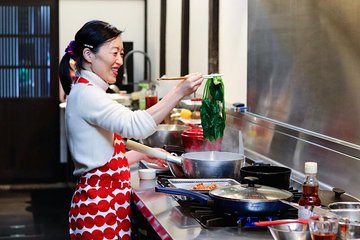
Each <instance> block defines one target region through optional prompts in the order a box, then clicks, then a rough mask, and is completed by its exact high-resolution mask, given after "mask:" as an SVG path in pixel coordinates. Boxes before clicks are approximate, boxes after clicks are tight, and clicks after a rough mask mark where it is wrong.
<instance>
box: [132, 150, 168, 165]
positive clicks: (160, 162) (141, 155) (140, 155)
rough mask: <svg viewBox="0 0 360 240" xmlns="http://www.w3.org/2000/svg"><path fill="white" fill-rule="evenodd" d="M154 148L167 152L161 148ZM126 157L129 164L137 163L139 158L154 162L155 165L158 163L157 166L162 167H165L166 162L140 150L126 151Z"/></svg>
mask: <svg viewBox="0 0 360 240" xmlns="http://www.w3.org/2000/svg"><path fill="white" fill-rule="evenodd" d="M156 149H157V150H159V151H163V152H166V153H168V152H167V151H165V150H164V149H162V148H156ZM126 157H127V159H128V162H129V165H132V164H134V163H137V162H139V161H140V160H144V161H146V162H149V163H154V164H156V165H158V166H159V167H162V168H164V167H167V164H166V161H165V160H163V159H159V158H155V157H152V156H149V155H146V154H144V153H140V152H137V151H134V150H131V151H128V152H126Z"/></svg>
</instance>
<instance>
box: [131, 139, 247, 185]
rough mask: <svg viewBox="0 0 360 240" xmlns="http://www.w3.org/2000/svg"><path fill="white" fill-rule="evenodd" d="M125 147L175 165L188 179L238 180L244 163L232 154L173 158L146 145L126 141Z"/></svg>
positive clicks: (236, 155) (208, 153)
mask: <svg viewBox="0 0 360 240" xmlns="http://www.w3.org/2000/svg"><path fill="white" fill-rule="evenodd" d="M126 147H127V148H128V149H132V150H135V151H138V152H142V153H144V154H147V155H150V156H153V157H157V158H160V159H164V160H166V161H167V162H168V163H175V164H177V165H179V166H181V167H182V169H183V171H184V174H185V176H186V177H188V178H233V179H236V180H239V179H240V169H241V168H242V167H243V165H244V163H245V158H244V156H243V155H241V154H238V153H232V152H219V151H203V152H189V153H184V154H182V155H181V157H179V156H174V155H172V154H169V153H167V152H162V151H159V150H158V149H154V148H151V147H148V146H146V145H143V144H140V143H137V142H134V141H132V140H127V141H126Z"/></svg>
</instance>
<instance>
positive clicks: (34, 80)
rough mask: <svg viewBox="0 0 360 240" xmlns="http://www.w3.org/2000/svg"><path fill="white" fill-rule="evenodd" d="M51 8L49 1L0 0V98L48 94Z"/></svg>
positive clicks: (32, 96)
mask: <svg viewBox="0 0 360 240" xmlns="http://www.w3.org/2000/svg"><path fill="white" fill-rule="evenodd" d="M3 2H5V3H8V4H2V3H3ZM18 2H19V3H18ZM39 2H41V3H40V4H39ZM51 2H54V1H51ZM17 3H18V4H17ZM51 10H52V9H51V4H50V1H49V3H48V4H47V3H46V1H45V2H44V1H0V98H39V97H50V93H51V88H50V87H51V82H50V80H51V64H50V58H51V56H52V54H51V47H52V46H51V34H52V31H53V29H51ZM56 10H57V9H56ZM56 31H57V29H56Z"/></svg>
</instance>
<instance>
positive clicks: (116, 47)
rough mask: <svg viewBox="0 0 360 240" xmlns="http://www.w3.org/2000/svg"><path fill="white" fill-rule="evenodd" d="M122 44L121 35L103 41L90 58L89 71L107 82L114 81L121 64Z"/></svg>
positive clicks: (122, 55) (111, 82)
mask: <svg viewBox="0 0 360 240" xmlns="http://www.w3.org/2000/svg"><path fill="white" fill-rule="evenodd" d="M123 57H124V46H123V42H122V40H121V37H120V36H119V37H117V38H114V39H112V40H109V41H107V42H105V43H104V44H103V45H102V46H101V47H100V48H99V51H98V52H97V53H95V54H94V57H93V58H92V59H91V60H92V61H91V66H90V68H91V71H93V72H94V73H96V74H97V75H98V76H99V77H101V78H102V79H103V80H104V81H105V82H107V83H108V84H113V83H115V82H116V76H117V75H118V70H119V68H120V66H121V65H123Z"/></svg>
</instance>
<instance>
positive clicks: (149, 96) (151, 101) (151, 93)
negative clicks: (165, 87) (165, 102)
mask: <svg viewBox="0 0 360 240" xmlns="http://www.w3.org/2000/svg"><path fill="white" fill-rule="evenodd" d="M157 102H158V96H157V91H156V88H155V86H152V87H151V88H149V89H148V90H146V96H145V108H146V109H148V108H150V107H151V106H153V105H155V104H156V103H157Z"/></svg>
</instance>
